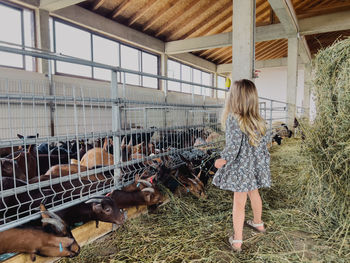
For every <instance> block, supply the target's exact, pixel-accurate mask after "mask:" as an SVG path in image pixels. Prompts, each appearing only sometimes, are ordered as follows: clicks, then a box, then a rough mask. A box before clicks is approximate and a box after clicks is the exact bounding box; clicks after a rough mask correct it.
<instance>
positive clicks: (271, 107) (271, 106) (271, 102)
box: [270, 100, 273, 141]
mask: <svg viewBox="0 0 350 263" xmlns="http://www.w3.org/2000/svg"><path fill="white" fill-rule="evenodd" d="M272 109H273V101H272V100H271V101H270V141H271V137H272Z"/></svg>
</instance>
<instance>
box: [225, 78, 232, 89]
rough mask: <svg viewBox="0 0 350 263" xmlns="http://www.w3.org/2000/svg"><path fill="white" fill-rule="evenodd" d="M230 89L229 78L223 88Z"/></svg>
mask: <svg viewBox="0 0 350 263" xmlns="http://www.w3.org/2000/svg"><path fill="white" fill-rule="evenodd" d="M230 87H231V80H230V78H226V82H225V88H226V89H229V88H230Z"/></svg>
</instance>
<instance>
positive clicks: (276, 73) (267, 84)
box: [255, 67, 304, 106]
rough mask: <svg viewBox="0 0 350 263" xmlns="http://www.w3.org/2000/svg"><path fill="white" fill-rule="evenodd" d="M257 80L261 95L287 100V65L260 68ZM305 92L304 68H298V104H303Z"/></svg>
mask: <svg viewBox="0 0 350 263" xmlns="http://www.w3.org/2000/svg"><path fill="white" fill-rule="evenodd" d="M259 70H260V71H261V72H260V73H259V78H257V79H256V80H255V84H256V87H257V89H258V93H259V96H260V97H265V98H269V99H274V100H280V101H284V102H286V101H287V67H278V68H263V69H259ZM303 94H304V70H303V69H299V70H298V90H297V106H301V105H302V101H303V96H304V95H303Z"/></svg>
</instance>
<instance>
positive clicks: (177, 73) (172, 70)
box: [168, 59, 213, 96]
mask: <svg viewBox="0 0 350 263" xmlns="http://www.w3.org/2000/svg"><path fill="white" fill-rule="evenodd" d="M212 76H213V74H211V73H208V72H205V71H202V70H199V69H196V68H193V67H191V66H187V65H185V64H182V63H179V62H176V61H174V60H170V59H169V60H168V77H169V78H175V79H179V80H184V81H189V82H192V83H197V84H198V85H190V84H185V83H181V84H180V83H179V82H175V81H169V83H168V89H169V90H173V91H180V92H184V93H192V90H193V93H194V94H197V95H206V96H212V90H211V89H209V88H208V89H207V88H204V87H203V86H202V85H206V86H212V85H213V84H212V82H213V77H212Z"/></svg>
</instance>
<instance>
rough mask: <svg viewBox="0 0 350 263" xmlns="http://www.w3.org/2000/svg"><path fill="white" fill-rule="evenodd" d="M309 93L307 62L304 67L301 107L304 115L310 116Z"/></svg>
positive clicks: (309, 69) (309, 74) (309, 79)
mask: <svg viewBox="0 0 350 263" xmlns="http://www.w3.org/2000/svg"><path fill="white" fill-rule="evenodd" d="M310 95H311V64H310V63H308V64H306V65H305V67H304V98H303V108H304V116H303V117H306V118H308V119H309V118H310Z"/></svg>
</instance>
